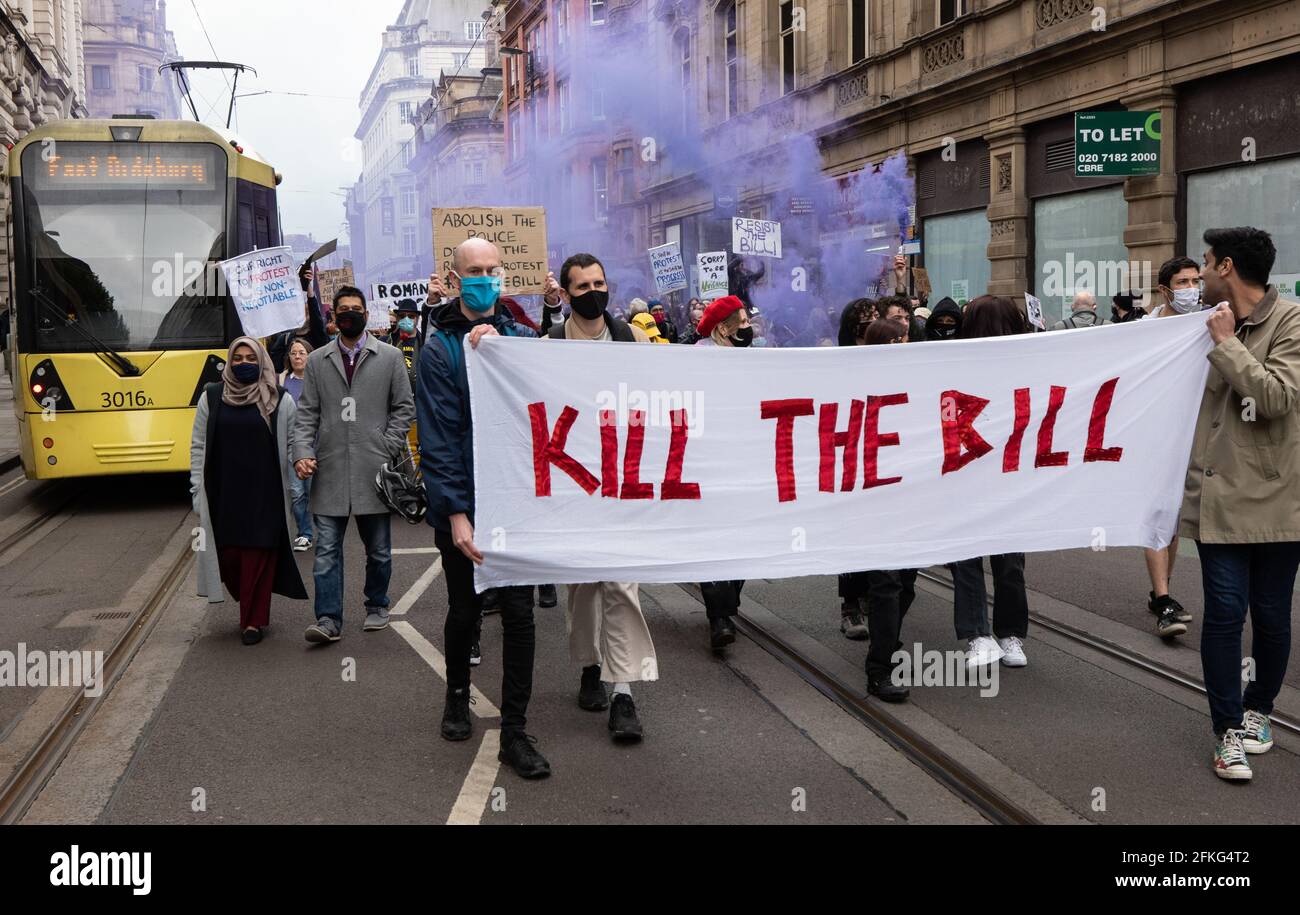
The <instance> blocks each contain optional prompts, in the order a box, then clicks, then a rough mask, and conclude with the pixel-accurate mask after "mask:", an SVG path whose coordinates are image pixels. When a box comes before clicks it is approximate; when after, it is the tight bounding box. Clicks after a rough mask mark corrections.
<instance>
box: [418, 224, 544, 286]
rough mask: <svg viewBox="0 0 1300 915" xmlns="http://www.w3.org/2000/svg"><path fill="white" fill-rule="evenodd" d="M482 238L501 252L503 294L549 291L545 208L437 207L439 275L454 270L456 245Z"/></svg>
mask: <svg viewBox="0 0 1300 915" xmlns="http://www.w3.org/2000/svg"><path fill="white" fill-rule="evenodd" d="M470 238H482V239H486V240H487V241H490V242H492V244H494V245H496V246H497V249H498V250H499V251H500V252H501V266H502V268H503V269H504V270H505V276H504V277H503V279H502V284H501V294H502V295H532V294H540V293H542V292H544V291H545V288H546V255H547V248H546V210H545V209H543V208H542V207H435V208H434V210H433V258H434V261H435V262H436V263H437V265H438V266H437V272H438V273H439V274H440V275H444V276H445V275H446V274H447V273H448V271H450V270H451V269H452V266H453V265H452V257H453V255H454V254H455V251H456V246H457V245H459V244H460V243H461V242H463V241H465V240H466V239H470Z"/></svg>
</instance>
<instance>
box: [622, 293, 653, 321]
mask: <svg viewBox="0 0 1300 915" xmlns="http://www.w3.org/2000/svg"><path fill="white" fill-rule="evenodd" d="M649 313H650V303H649V302H647V301H646V300H645V299H633V300H632V301H631V302H628V304H627V320H628V322H629V323H631V321H632V319H633V318H635V317H636V316H637V315H648V314H649Z"/></svg>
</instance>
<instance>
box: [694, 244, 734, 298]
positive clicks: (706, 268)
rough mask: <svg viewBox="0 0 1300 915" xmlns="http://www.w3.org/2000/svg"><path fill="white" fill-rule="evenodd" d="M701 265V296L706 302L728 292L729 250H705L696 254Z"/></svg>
mask: <svg viewBox="0 0 1300 915" xmlns="http://www.w3.org/2000/svg"><path fill="white" fill-rule="evenodd" d="M695 259H696V261H698V262H699V265H700V298H701V299H703V300H704V301H706V302H712V301H713V300H714V299H720V298H722V297H723V296H724V295H726V294H727V252H726V251H705V252H702V253H700V254H697V255H696V256H695Z"/></svg>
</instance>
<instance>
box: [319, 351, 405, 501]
mask: <svg viewBox="0 0 1300 915" xmlns="http://www.w3.org/2000/svg"><path fill="white" fill-rule="evenodd" d="M414 419H415V399H414V397H413V396H412V395H411V379H410V376H409V375H408V374H407V371H406V360H404V359H403V358H402V354H401V353H400V352H398V350H397V348H396V347H392V346H389V345H388V344H387V343H382V342H380V341H379V340H378V339H376V338H375V336H374V334H367V335H366V344H365V348H364V349H363V351H362V353H361V354H360V356H359V357H358V359H357V365H356V368H355V369H354V370H353V373H352V384H351V385H350V386H349V385H348V377H347V374H346V373H345V371H344V368H343V353H342V352H341V351H340V350H339V348H338V344H337V342H334V343H330V344H328V345H326V346H322V347H321V348H320V349H318V350H315V351H313V352H312V354H311V355H310V356H308V357H307V368H306V370H305V371H304V372H303V381H302V397H301V398H300V400H299V403H298V421H297V425H296V427H295V429H294V436H293V459H294V460H295V461H300V460H303V459H304V458H315V459H316V461H317V462H318V463H317V466H316V474H315V476H313V477H312V483H311V510H312V513H313V514H316V515H332V516H334V517H346V516H348V515H375V514H385V515H386V514H388V511H389V509H388V506H387V505H385V504H384V502H383V500H382V499H380V498H379V494H378V493H377V492H375V475H376V474H377V473H378V472H379V466H380V465H381V464H383V463H384V462H385V461H391V460H392V459H393V457H394V456H395V455H397V454H400V453H401V452H402V451H403V450H404V449H405V448H406V436H407V433H408V432H409V431H410V429H411V422H412V421H413V420H414Z"/></svg>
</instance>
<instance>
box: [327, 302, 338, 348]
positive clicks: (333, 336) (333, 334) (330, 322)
mask: <svg viewBox="0 0 1300 915" xmlns="http://www.w3.org/2000/svg"><path fill="white" fill-rule="evenodd" d="M325 336H327V337H329V339H330V340H331V341H333V340H337V339H338V336H339V326H338V325H337V324H335V323H334V309H333V308H331V309H329V310H328V311H326V312H325Z"/></svg>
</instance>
